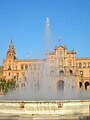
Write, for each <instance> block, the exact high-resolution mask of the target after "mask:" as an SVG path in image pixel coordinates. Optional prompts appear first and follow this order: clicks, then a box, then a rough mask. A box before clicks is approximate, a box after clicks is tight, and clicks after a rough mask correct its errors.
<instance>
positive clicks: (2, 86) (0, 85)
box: [0, 79, 16, 93]
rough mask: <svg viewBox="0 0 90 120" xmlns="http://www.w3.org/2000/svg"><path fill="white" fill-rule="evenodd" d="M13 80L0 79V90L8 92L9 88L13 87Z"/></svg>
mask: <svg viewBox="0 0 90 120" xmlns="http://www.w3.org/2000/svg"><path fill="white" fill-rule="evenodd" d="M15 84H16V82H15V80H8V81H6V80H5V79H1V80H0V90H2V91H3V92H4V93H6V92H8V91H9V90H12V89H13V88H15Z"/></svg>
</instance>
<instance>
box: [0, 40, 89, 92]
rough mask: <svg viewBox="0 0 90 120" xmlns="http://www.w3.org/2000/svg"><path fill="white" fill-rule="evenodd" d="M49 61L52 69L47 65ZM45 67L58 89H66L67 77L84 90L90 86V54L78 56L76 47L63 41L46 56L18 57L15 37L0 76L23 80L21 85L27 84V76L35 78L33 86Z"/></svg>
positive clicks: (19, 81) (52, 83)
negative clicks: (62, 43) (88, 55)
mask: <svg viewBox="0 0 90 120" xmlns="http://www.w3.org/2000/svg"><path fill="white" fill-rule="evenodd" d="M45 63H47V66H48V68H49V69H48V70H47V69H46V68H45ZM43 69H46V71H47V73H46V74H45V75H46V77H48V78H49V82H50V87H51V88H53V89H55V90H56V89H57V90H58V89H64V84H65V83H64V82H65V80H66V79H67V80H68V81H69V84H71V86H72V87H75V88H76V87H77V88H78V89H83V90H87V89H89V87H90V58H77V57H76V51H75V50H72V51H68V50H67V48H66V47H65V46H62V45H60V46H57V47H55V49H54V51H53V52H48V53H47V54H46V59H30V60H20V59H17V58H16V52H15V48H14V45H13V43H12V41H11V42H10V45H9V48H8V51H7V54H6V59H5V60H3V66H2V67H1V68H0V70H1V72H0V77H1V78H4V79H6V80H12V79H15V80H16V81H18V82H17V83H19V84H17V85H21V86H25V84H26V83H27V80H29V79H32V78H33V86H34V87H37V86H38V87H39V85H40V82H41V79H42V76H43V72H42V71H43ZM31 75H32V78H31V77H30V76H31ZM45 75H44V77H45ZM29 77H30V78H29ZM74 83H75V84H76V86H74ZM66 84H67V83H66Z"/></svg>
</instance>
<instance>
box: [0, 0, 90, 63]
mask: <svg viewBox="0 0 90 120" xmlns="http://www.w3.org/2000/svg"><path fill="white" fill-rule="evenodd" d="M47 16H49V18H50V31H51V41H52V48H51V50H53V49H54V47H55V46H56V45H58V44H59V43H58V38H59V36H61V44H62V45H66V46H67V47H68V50H72V49H75V50H76V51H77V57H90V0H0V62H1V61H2V59H3V58H5V56H6V52H7V49H8V45H9V43H10V40H11V37H12V40H13V44H14V46H15V49H16V55H17V58H18V59H26V56H27V51H28V57H29V58H30V59H31V58H33V57H37V56H38V55H40V54H42V53H43V51H44V43H45V26H46V17H47Z"/></svg>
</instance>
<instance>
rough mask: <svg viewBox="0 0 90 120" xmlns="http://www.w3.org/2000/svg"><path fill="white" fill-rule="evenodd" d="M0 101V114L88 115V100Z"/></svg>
mask: <svg viewBox="0 0 90 120" xmlns="http://www.w3.org/2000/svg"><path fill="white" fill-rule="evenodd" d="M20 103H21V101H20V100H19V101H14V100H13V101H8V100H5V101H0V114H5V115H24V116H42V115H43V116H44V117H45V116H57V117H60V118H65V117H69V119H70V117H73V118H76V117H77V118H79V117H80V116H90V100H53V101H52V100H46V101H23V103H24V107H21V104H20Z"/></svg>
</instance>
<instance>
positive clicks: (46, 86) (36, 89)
mask: <svg viewBox="0 0 90 120" xmlns="http://www.w3.org/2000/svg"><path fill="white" fill-rule="evenodd" d="M46 39H47V48H46V52H48V51H49V50H50V42H49V40H50V24H49V18H48V17H47V19H46ZM48 66H49V65H48V61H47V59H46V60H44V62H43V65H42V69H38V70H37V72H38V73H39V78H38V76H36V75H35V74H34V73H33V72H32V70H31V66H29V67H28V69H27V72H28V79H27V81H26V78H25V77H24V76H22V77H21V78H19V79H18V83H19V86H20V87H16V88H15V89H14V90H13V91H10V92H8V93H7V94H5V95H4V96H0V99H9V100H16V99H17V100H20V99H21V100H23V99H24V100H55V99H56V100H57V99H59V100H60V99H69V100H70V99H88V98H89V96H90V92H89V91H84V92H83V91H82V90H77V89H76V86H77V83H76V80H72V78H70V75H69V77H68V78H66V77H65V76H64V79H63V83H64V84H62V86H61V89H59V90H57V89H56V90H55V91H54V89H53V87H54V86H52V81H55V80H56V76H57V72H56V71H57V67H56V66H55V67H54V68H53V71H54V73H53V77H51V75H50V71H51V69H50V68H49V67H48ZM22 84H23V85H22ZM24 85H25V87H24ZM22 86H23V87H22ZM62 88H64V89H62Z"/></svg>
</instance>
